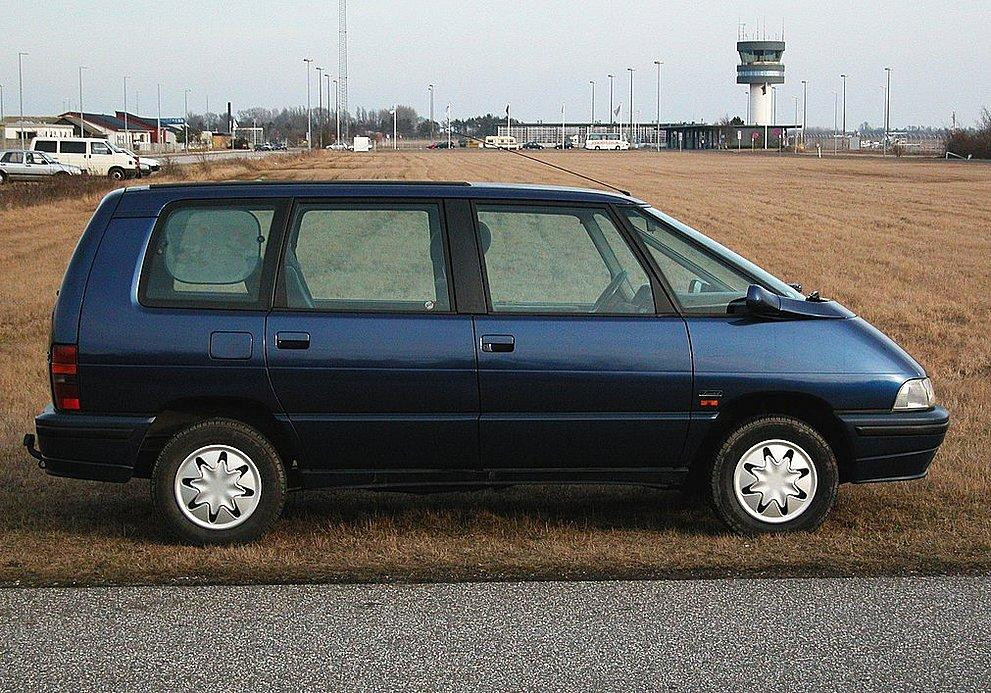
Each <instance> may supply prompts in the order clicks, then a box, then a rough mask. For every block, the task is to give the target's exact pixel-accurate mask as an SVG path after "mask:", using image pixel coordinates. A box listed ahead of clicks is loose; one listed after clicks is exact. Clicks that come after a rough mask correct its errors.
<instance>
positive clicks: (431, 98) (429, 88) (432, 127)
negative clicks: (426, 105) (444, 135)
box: [427, 84, 435, 142]
mask: <svg viewBox="0 0 991 693" xmlns="http://www.w3.org/2000/svg"><path fill="white" fill-rule="evenodd" d="M427 91H428V92H429V93H430V141H431V142H433V141H434V137H435V135H434V85H432V84H428V85H427Z"/></svg>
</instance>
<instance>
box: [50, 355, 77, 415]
mask: <svg viewBox="0 0 991 693" xmlns="http://www.w3.org/2000/svg"><path fill="white" fill-rule="evenodd" d="M78 374H79V350H78V349H77V348H76V345H75V344H53V345H52V360H51V377H52V400H53V401H54V402H55V407H56V409H62V410H77V409H79V408H80V406H79V380H78Z"/></svg>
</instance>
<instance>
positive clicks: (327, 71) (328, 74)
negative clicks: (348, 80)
mask: <svg viewBox="0 0 991 693" xmlns="http://www.w3.org/2000/svg"><path fill="white" fill-rule="evenodd" d="M323 78H324V79H325V80H326V81H327V127H330V70H325V71H324V73H323ZM335 108H336V106H335Z"/></svg>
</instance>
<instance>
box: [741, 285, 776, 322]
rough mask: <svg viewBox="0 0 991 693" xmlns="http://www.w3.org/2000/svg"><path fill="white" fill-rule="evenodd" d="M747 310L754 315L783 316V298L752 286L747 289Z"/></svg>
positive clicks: (762, 288) (760, 287)
mask: <svg viewBox="0 0 991 693" xmlns="http://www.w3.org/2000/svg"><path fill="white" fill-rule="evenodd" d="M747 308H748V309H749V310H750V312H751V313H753V314H754V315H765V316H768V317H771V316H777V315H780V314H781V297H780V296H778V295H777V294H772V293H771V292H770V291H768V290H767V289H765V288H764V287H762V286H757V285H756V284H751V285H750V287H749V288H748V289H747Z"/></svg>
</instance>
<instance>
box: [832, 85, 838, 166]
mask: <svg viewBox="0 0 991 693" xmlns="http://www.w3.org/2000/svg"><path fill="white" fill-rule="evenodd" d="M836 109H837V94H836V92H835V91H834V92H833V154H836V152H837V148H838V147H839V143H838V142H837V140H836Z"/></svg>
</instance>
